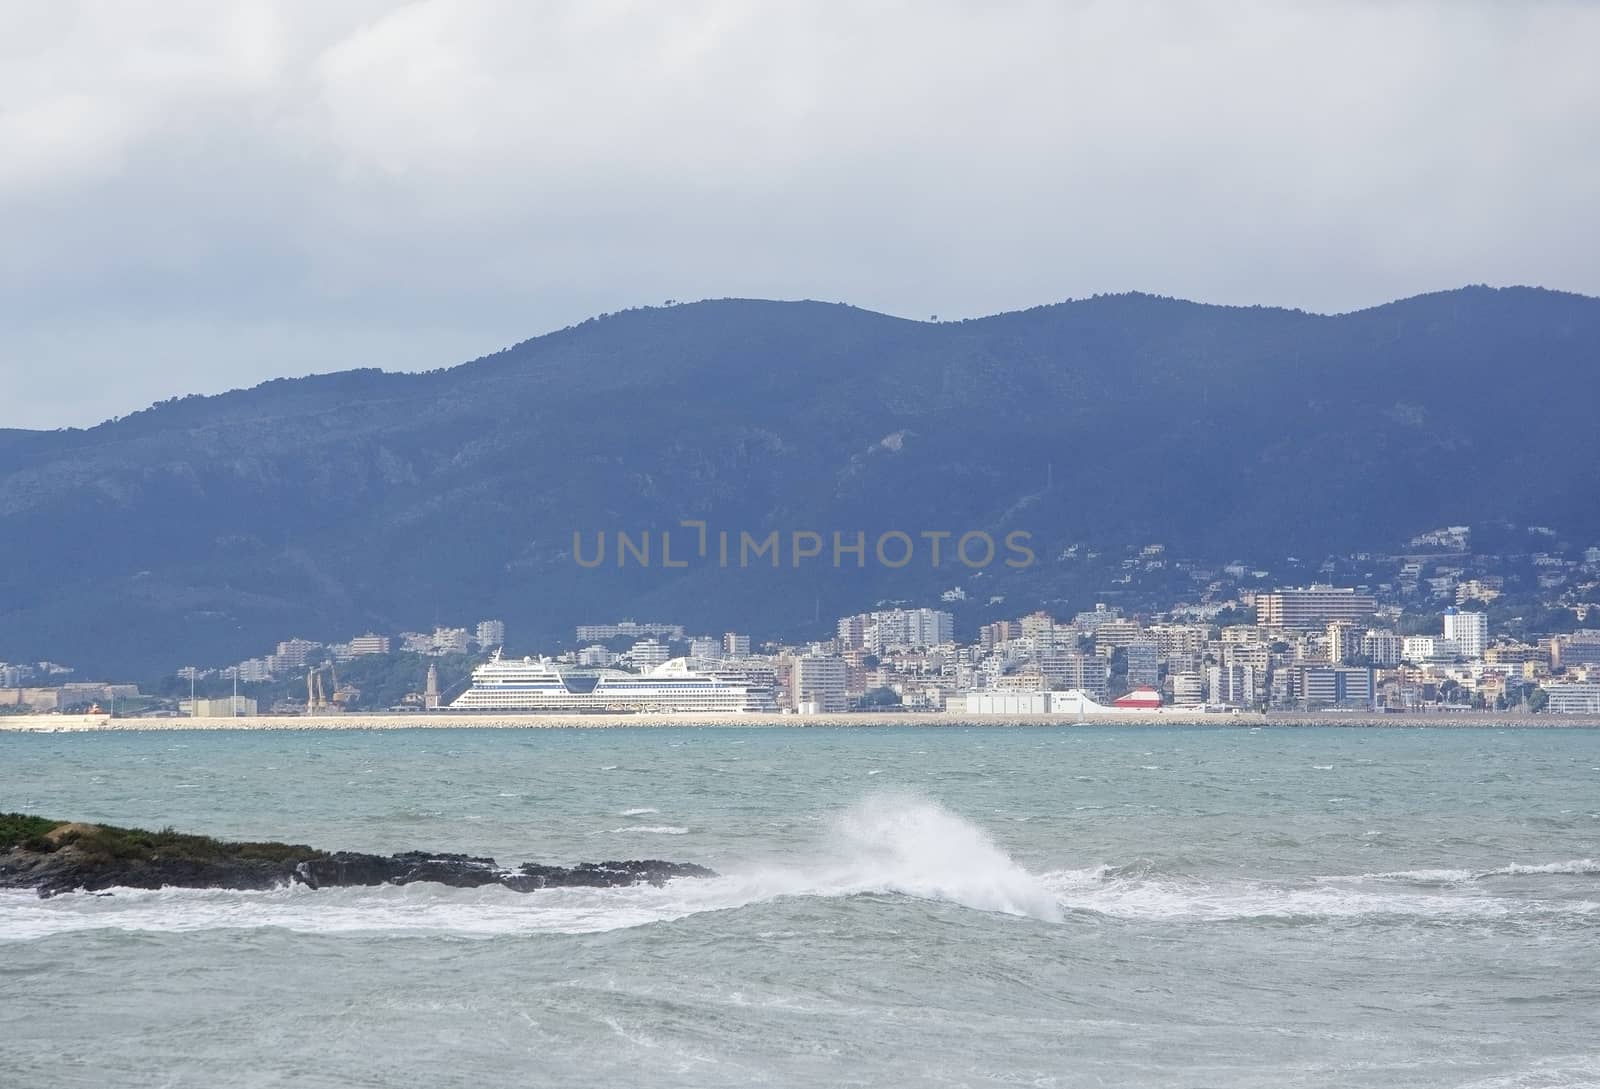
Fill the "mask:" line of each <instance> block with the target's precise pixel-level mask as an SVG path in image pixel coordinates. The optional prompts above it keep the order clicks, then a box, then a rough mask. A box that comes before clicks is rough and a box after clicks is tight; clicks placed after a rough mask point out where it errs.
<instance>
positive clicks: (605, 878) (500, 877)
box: [293, 851, 716, 892]
mask: <svg viewBox="0 0 1600 1089" xmlns="http://www.w3.org/2000/svg"><path fill="white" fill-rule="evenodd" d="M714 876H716V875H715V874H714V873H713V872H712V871H710V870H708V869H706V868H705V867H704V866H696V865H694V864H693V863H689V862H663V861H661V860H660V859H643V860H635V861H628V862H581V863H579V864H578V865H576V866H541V865H539V864H537V863H533V862H529V863H525V864H523V865H522V866H521V867H519V868H518V869H515V870H507V869H503V868H502V867H500V866H499V865H498V864H497V863H496V862H495V860H494V859H492V858H474V857H473V856H471V855H434V854H428V853H427V852H425V851H407V852H405V853H403V854H398V855H387V856H385V855H362V854H353V853H351V852H348V851H340V852H338V853H336V854H331V855H327V856H326V857H323V858H314V859H307V860H306V861H304V862H301V863H298V864H297V865H296V866H295V868H294V874H293V877H294V880H295V881H297V882H300V883H301V884H304V885H310V886H311V887H312V888H314V889H320V888H326V887H330V886H338V885H409V884H411V883H413V882H415V881H432V882H435V883H437V884H440V885H450V886H452V887H454V888H466V889H471V888H478V887H480V886H482V885H504V886H505V887H506V888H508V889H514V890H516V891H517V892H532V891H533V890H534V889H558V888H613V887H616V886H619V885H643V884H650V885H663V884H666V882H668V881H670V880H671V879H673V878H675V877H714Z"/></svg>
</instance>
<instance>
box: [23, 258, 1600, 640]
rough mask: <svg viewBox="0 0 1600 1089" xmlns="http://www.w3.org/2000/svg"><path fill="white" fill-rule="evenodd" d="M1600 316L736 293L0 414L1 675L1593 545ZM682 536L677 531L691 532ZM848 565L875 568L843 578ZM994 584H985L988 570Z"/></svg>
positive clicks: (1521, 310) (787, 615) (1479, 303)
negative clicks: (351, 366)
mask: <svg viewBox="0 0 1600 1089" xmlns="http://www.w3.org/2000/svg"><path fill="white" fill-rule="evenodd" d="M1597 354H1600V300H1594V299H1589V298H1584V297H1580V296H1573V295H1565V294H1560V293H1555V292H1548V291H1541V290H1534V289H1504V290H1491V289H1487V288H1469V289H1463V290H1460V291H1453V292H1446V293H1441V294H1437V295H1429V296H1422V297H1419V298H1414V299H1408V300H1404V301H1401V302H1397V303H1393V304H1390V305H1387V306H1383V307H1378V308H1375V309H1372V310H1367V311H1362V312H1358V313H1354V314H1348V315H1340V316H1333V317H1327V316H1318V315H1311V314H1304V313H1300V312H1292V311H1283V310H1274V309H1263V308H1225V307H1213V306H1203V305H1198V304H1194V303H1187V302H1181V301H1176V300H1171V299H1161V298H1155V297H1151V296H1143V295H1124V296H1107V297H1100V298H1095V299H1090V300H1083V301H1079V302H1071V303H1064V304H1060V305H1056V306H1048V307H1040V308H1037V309H1034V310H1029V311H1024V312H1019V313H1012V314H1004V315H998V316H995V317H991V318H985V319H981V320H973V321H964V322H947V323H923V322H912V321H905V320H900V319H895V318H890V317H886V316H883V315H879V314H873V313H869V312H866V311H862V310H858V309H854V308H851V307H847V306H841V305H834V304H824V303H775V302H762V301H747V300H725V301H718V302H706V303H698V304H693V305H685V306H675V307H668V308H658V309H643V310H634V311H628V312H624V313H620V314H615V315H610V316H607V317H604V318H600V319H595V320H592V321H588V322H585V323H583V324H582V325H579V326H576V327H574V328H571V329H566V330H562V331H561V332H558V333H554V334H551V335H549V336H545V337H540V338H537V339H535V340H530V341H527V342H524V343H522V344H519V345H517V346H515V347H513V348H510V349H508V350H506V351H503V352H500V353H498V354H496V355H493V356H490V357H487V358H485V359H480V360H477V361H475V362H472V363H468V364H464V365H462V366H459V367H455V368H452V369H449V370H442V371H435V372H431V373H427V374H408V375H400V374H384V373H381V372H379V371H373V370H365V371H352V372H347V373H343V374H334V375H325V376H319V377H315V378H307V379H298V380H280V381H275V382H269V383H266V384H264V385H262V386H258V387H256V388H255V389H251V390H242V391H235V392H233V393H229V394H224V395H222V396H218V397H205V398H200V397H195V398H185V399H182V400H179V401H175V402H168V403H165V404H161V405H157V406H155V407H153V408H151V409H148V410H146V411H144V412H140V413H136V414H134V415H132V416H129V417H126V418H123V419H120V420H115V421H111V422H108V423H106V424H102V425H100V426H98V427H95V428H92V429H89V430H86V431H64V432H50V433H32V432H18V431H7V432H0V659H6V658H10V659H13V660H15V659H17V658H21V657H27V658H30V659H31V658H37V657H41V656H43V657H50V658H55V659H59V660H66V661H69V662H73V663H75V664H83V665H87V666H94V667H100V668H103V669H105V670H111V671H124V672H126V671H141V670H148V669H150V668H153V667H156V666H172V665H176V664H179V663H181V662H185V661H197V662H202V663H207V664H217V663H222V662H226V661H229V660H233V659H236V658H238V657H241V656H244V655H246V654H251V653H260V652H261V651H262V650H264V649H266V648H267V647H269V646H270V644H271V642H272V641H273V640H275V639H278V638H282V637H286V636H288V635H291V634H295V633H302V634H306V635H311V636H319V637H335V636H341V635H348V634H352V633H355V632H357V631H360V630H364V629H366V628H368V627H378V628H380V629H393V628H398V627H429V626H431V625H432V624H433V623H435V622H436V621H438V622H445V621H450V622H465V621H468V620H471V619H475V618H477V617H479V616H491V615H492V616H504V617H505V619H506V620H507V621H508V624H509V625H510V627H511V630H512V632H513V633H514V636H513V639H514V642H515V643H516V644H518V645H519V646H526V647H528V648H529V649H532V648H533V646H534V644H535V642H536V640H538V639H540V638H544V639H546V640H547V639H548V638H549V637H550V636H554V635H560V634H564V633H569V632H570V626H571V624H572V623H574V622H576V621H581V620H585V619H592V620H604V619H609V618H613V617H615V616H619V615H636V616H641V617H644V616H651V617H662V618H672V619H676V620H680V621H682V622H684V623H686V624H689V625H690V626H692V627H695V628H703V629H706V630H721V629H723V628H729V627H738V628H741V629H754V630H756V631H757V632H758V633H762V634H780V633H796V632H799V631H802V630H806V628H807V626H808V625H810V624H811V623H812V621H813V619H814V618H815V617H816V616H818V615H819V614H820V615H821V616H822V617H823V618H826V617H828V616H829V615H830V614H831V613H832V612H833V611H834V610H835V609H839V608H845V609H853V608H856V607H859V606H865V605H867V604H870V603H871V602H872V601H873V600H876V599H879V598H922V597H926V596H927V595H928V594H929V593H931V592H933V591H935V590H937V589H940V588H945V587H949V586H952V585H956V584H957V583H961V582H966V583H969V584H972V586H973V588H974V589H984V590H989V589H993V590H995V591H996V592H1009V593H1012V594H1013V595H1017V600H1018V603H1022V602H1021V599H1022V598H1024V597H1026V596H1027V594H1029V593H1030V592H1034V591H1035V590H1037V588H1038V587H1040V586H1043V585H1048V584H1049V583H1050V579H1051V577H1052V575H1051V571H1050V564H1051V562H1052V559H1053V556H1054V553H1055V552H1056V551H1058V550H1059V548H1060V547H1061V546H1063V545H1065V544H1067V543H1069V542H1072V541H1079V540H1082V541H1089V542H1094V543H1102V544H1106V545H1118V544H1123V543H1130V542H1134V541H1147V540H1148V541H1161V542H1164V543H1166V544H1167V545H1169V547H1172V548H1173V549H1175V550H1180V551H1183V552H1186V553H1191V554H1197V555H1201V556H1209V557H1212V558H1215V559H1219V560H1226V559H1230V558H1234V557H1240V556H1244V557H1266V558H1270V557H1274V556H1280V555H1282V554H1284V553H1285V552H1296V553H1305V554H1310V555H1321V554H1324V553H1327V552H1331V551H1339V550H1345V549H1349V548H1353V547H1384V546H1386V545H1389V544H1391V543H1392V542H1393V541H1394V540H1395V539H1396V538H1399V537H1403V536H1406V535H1409V534H1411V533H1414V532H1416V531H1417V530H1419V529H1424V528H1428V527H1430V526H1433V525H1438V524H1442V523H1447V522H1453V521H1470V520H1472V519H1473V517H1474V516H1475V515H1478V514H1481V513H1482V512H1484V511H1485V510H1492V511H1493V512H1495V514H1496V515H1498V516H1505V517H1513V518H1516V517H1522V518H1526V519H1528V520H1532V521H1538V522H1548V523H1551V524H1557V525H1560V526H1561V527H1562V528H1563V529H1565V530H1567V531H1570V532H1574V533H1579V534H1587V535H1590V536H1595V537H1600V504H1596V503H1595V502H1594V498H1593V497H1594V496H1595V495H1597V494H1600V428H1597V427H1596V426H1595V424H1596V418H1595V417H1596V410H1595V406H1596V404H1597V397H1596V394H1595V386H1596V359H1597ZM682 519H703V520H705V521H707V522H708V523H709V524H710V526H711V528H712V530H713V531H715V530H716V529H718V528H722V529H728V530H730V531H733V532H734V533H735V534H737V532H738V531H740V530H747V531H749V532H751V533H752V534H758V535H759V534H765V533H766V532H768V531H770V530H774V529H776V530H779V531H781V532H783V533H786V534H787V533H789V532H791V531H794V530H815V531H818V532H821V533H823V534H824V535H828V534H831V533H832V532H833V531H835V530H838V531H842V532H848V533H852V534H853V532H854V531H856V530H862V531H866V532H867V533H868V534H869V540H870V539H871V537H873V536H876V534H877V533H879V532H881V531H883V530H887V529H900V530H903V531H905V532H908V533H911V534H913V535H915V534H917V533H919V532H921V531H923V530H939V529H944V530H953V531H957V532H960V531H964V530H985V531H988V532H991V533H993V534H995V535H996V537H997V538H998V537H999V536H1001V535H1003V534H1004V533H1005V532H1006V531H1007V530H1010V529H1020V530H1026V531H1028V532H1030V533H1031V534H1032V535H1033V539H1034V541H1035V543H1036V546H1037V551H1038V554H1039V557H1040V561H1041V562H1040V566H1039V567H1038V568H1035V569H1031V570H1028V571H1023V572H1012V571H1006V570H995V569H990V570H989V571H987V572H986V573H985V575H984V576H983V577H982V578H980V579H978V580H977V581H976V582H974V581H973V575H972V572H970V571H968V570H966V569H964V568H960V567H958V566H954V565H950V564H947V565H946V568H945V569H944V570H942V571H931V570H929V569H928V567H927V566H926V564H925V562H923V560H922V559H921V558H919V560H918V562H916V563H914V564H912V565H910V566H908V567H906V568H905V569H903V570H899V571H891V570H886V569H884V568H883V567H881V566H879V565H877V564H875V563H872V562H870V559H869V563H868V566H867V567H866V568H865V569H862V570H857V569H855V568H854V567H849V566H847V568H846V569H845V570H842V571H836V570H833V569H832V568H831V566H830V565H828V564H826V563H822V562H811V563H808V564H805V565H803V566H802V567H801V568H799V569H794V568H792V567H790V566H788V564H787V557H786V558H785V559H786V562H785V566H784V567H783V568H781V569H780V570H778V571H773V570H772V569H771V568H770V567H765V566H761V567H758V568H752V569H749V570H743V571H741V570H737V569H733V570H727V569H720V568H718V567H717V566H716V564H715V563H714V562H713V563H710V564H707V563H696V564H691V566H690V567H689V568H687V569H675V570H664V569H662V568H661V567H660V566H659V564H658V565H657V566H654V567H652V568H650V569H648V570H643V569H639V568H637V567H629V568H626V569H623V570H618V569H617V567H616V566H615V564H614V563H608V564H607V565H605V566H602V567H600V568H597V569H594V570H587V569H584V568H581V567H579V566H578V565H577V564H576V563H575V562H574V561H573V558H572V556H571V555H570V552H571V549H572V537H573V533H574V531H582V532H583V533H585V534H586V540H589V541H593V539H594V534H595V533H596V532H598V531H607V532H614V531H616V530H619V529H621V530H629V531H633V532H635V533H638V532H641V531H643V530H646V529H649V530H654V531H659V530H661V529H663V528H672V527H674V526H676V525H677V523H678V522H679V521H680V520H682ZM676 543H678V544H679V545H681V544H682V543H683V542H682V541H681V540H680V541H678V542H676ZM847 562H853V561H848V558H847ZM983 579H988V580H989V581H988V582H984V581H983Z"/></svg>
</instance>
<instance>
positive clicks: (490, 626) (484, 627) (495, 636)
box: [474, 620, 506, 650]
mask: <svg viewBox="0 0 1600 1089" xmlns="http://www.w3.org/2000/svg"><path fill="white" fill-rule="evenodd" d="M476 635H477V638H476V639H475V640H474V642H476V643H477V644H478V646H480V647H482V648H483V649H484V650H488V649H489V648H490V647H503V646H505V645H506V622H505V621H504V620H480V621H478V630H477V633H476Z"/></svg>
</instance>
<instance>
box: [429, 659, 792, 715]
mask: <svg viewBox="0 0 1600 1089" xmlns="http://www.w3.org/2000/svg"><path fill="white" fill-rule="evenodd" d="M776 709H777V704H776V701H775V700H774V698H773V693H772V690H771V689H770V688H768V687H764V686H761V685H758V684H754V683H751V682H750V681H748V680H744V679H737V678H729V677H719V676H717V675H715V674H714V673H706V672H699V671H697V670H694V669H691V668H689V664H688V662H687V661H686V660H685V659H683V658H673V659H671V660H669V661H667V662H664V663H662V664H661V665H659V666H657V667H655V668H654V669H652V670H650V671H648V672H646V673H628V672H626V671H624V670H620V669H594V670H583V669H563V668H562V667H560V666H558V665H557V664H556V663H555V662H553V661H551V660H550V659H549V658H520V659H514V658H504V657H502V656H501V655H499V654H498V653H497V654H496V655H495V656H494V657H493V658H492V659H490V660H489V661H487V662H485V663H484V664H483V665H480V666H478V667H477V668H476V669H474V670H473V671H472V684H471V686H470V687H469V688H468V689H467V690H466V691H465V692H463V693H461V695H459V696H457V697H456V698H455V699H454V700H453V701H451V703H450V710H452V711H535V712H537V711H543V712H548V713H551V714H562V713H566V714H571V713H575V712H578V713H582V712H587V713H609V714H646V713H665V714H673V713H682V714H693V713H697V712H699V713H707V714H717V713H730V712H731V713H737V712H744V711H773V710H776Z"/></svg>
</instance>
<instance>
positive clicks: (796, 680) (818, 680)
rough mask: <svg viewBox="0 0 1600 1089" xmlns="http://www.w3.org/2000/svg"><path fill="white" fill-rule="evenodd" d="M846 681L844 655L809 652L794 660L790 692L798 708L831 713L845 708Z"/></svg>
mask: <svg viewBox="0 0 1600 1089" xmlns="http://www.w3.org/2000/svg"><path fill="white" fill-rule="evenodd" d="M845 684H846V667H845V661H844V659H843V658H834V657H832V656H829V655H823V654H807V655H803V656H801V657H799V658H796V659H795V660H794V671H793V675H792V680H791V684H790V686H789V692H790V696H791V697H792V698H793V700H794V705H795V707H796V708H808V709H811V708H814V709H815V710H816V711H818V712H821V713H823V714H829V713H833V712H837V711H843V710H844V709H845V707H846V702H845Z"/></svg>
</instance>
